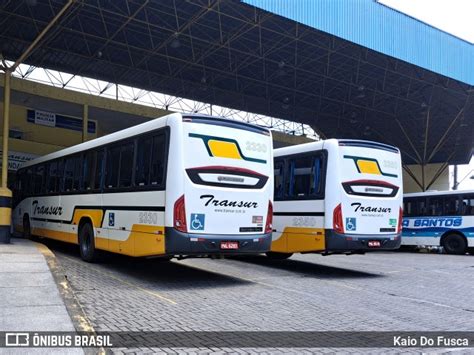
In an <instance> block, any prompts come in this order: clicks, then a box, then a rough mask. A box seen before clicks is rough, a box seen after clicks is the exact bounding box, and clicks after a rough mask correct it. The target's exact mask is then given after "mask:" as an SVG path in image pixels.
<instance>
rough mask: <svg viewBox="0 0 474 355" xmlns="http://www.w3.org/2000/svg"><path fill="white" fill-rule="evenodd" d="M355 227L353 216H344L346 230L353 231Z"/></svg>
mask: <svg viewBox="0 0 474 355" xmlns="http://www.w3.org/2000/svg"><path fill="white" fill-rule="evenodd" d="M356 228H357V224H356V219H355V217H348V218H346V231H348V232H349V231H355V230H356Z"/></svg>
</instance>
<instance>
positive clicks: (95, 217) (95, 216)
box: [72, 209, 104, 228]
mask: <svg viewBox="0 0 474 355" xmlns="http://www.w3.org/2000/svg"><path fill="white" fill-rule="evenodd" d="M103 215H104V212H103V211H102V210H92V209H91V210H75V211H74V218H73V219H72V224H76V225H78V224H79V222H80V221H81V218H82V217H86V218H89V219H90V220H91V221H92V224H93V225H94V227H95V228H100V227H102V226H101V223H102V216H103Z"/></svg>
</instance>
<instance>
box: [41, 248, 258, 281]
mask: <svg viewBox="0 0 474 355" xmlns="http://www.w3.org/2000/svg"><path fill="white" fill-rule="evenodd" d="M38 242H40V243H42V244H45V245H46V246H47V247H48V248H50V249H51V251H53V253H54V254H55V255H56V257H57V258H58V260H59V261H60V264H62V267H63V268H64V271H65V273H67V272H68V267H69V265H71V264H73V265H72V266H76V267H77V266H80V267H81V268H83V269H87V270H88V271H89V272H91V273H94V271H95V272H97V273H98V274H102V276H100V277H104V276H103V274H104V273H108V274H109V276H110V277H111V278H113V277H115V278H120V279H122V280H125V281H127V282H133V283H139V284H140V285H141V286H144V284H149V285H152V284H153V285H157V284H159V285H160V286H163V287H167V288H171V289H173V288H174V289H187V288H193V289H195V288H208V287H232V286H241V285H245V284H252V282H251V281H246V280H243V279H240V278H236V277H232V276H227V275H225V274H221V273H217V272H213V271H210V270H204V269H201V268H197V267H193V266H189V265H184V264H181V263H180V262H179V261H166V260H163V259H158V258H152V259H146V258H132V257H128V256H124V255H118V254H112V253H103V256H102V257H101V258H100V259H99V261H98V262H96V263H87V262H85V261H83V260H81V258H80V255H79V248H78V246H77V245H73V244H68V243H62V242H58V241H55V240H47V239H40V240H38Z"/></svg>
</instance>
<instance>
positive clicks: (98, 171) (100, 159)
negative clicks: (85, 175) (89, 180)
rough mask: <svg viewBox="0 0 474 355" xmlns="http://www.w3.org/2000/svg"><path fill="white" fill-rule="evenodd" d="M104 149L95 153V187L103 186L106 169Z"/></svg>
mask: <svg viewBox="0 0 474 355" xmlns="http://www.w3.org/2000/svg"><path fill="white" fill-rule="evenodd" d="M104 155H105V151H104V149H101V150H99V151H98V152H97V154H96V155H95V157H96V163H95V174H94V189H100V188H101V186H102V175H103V171H104Z"/></svg>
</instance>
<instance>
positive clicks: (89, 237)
mask: <svg viewBox="0 0 474 355" xmlns="http://www.w3.org/2000/svg"><path fill="white" fill-rule="evenodd" d="M79 250H80V253H81V258H82V260H84V261H87V262H89V263H92V262H94V261H96V260H97V253H98V251H97V249H96V248H95V240H94V230H93V229H92V226H91V224H90V223H84V224H83V225H82V226H81V229H80V230H79Z"/></svg>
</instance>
